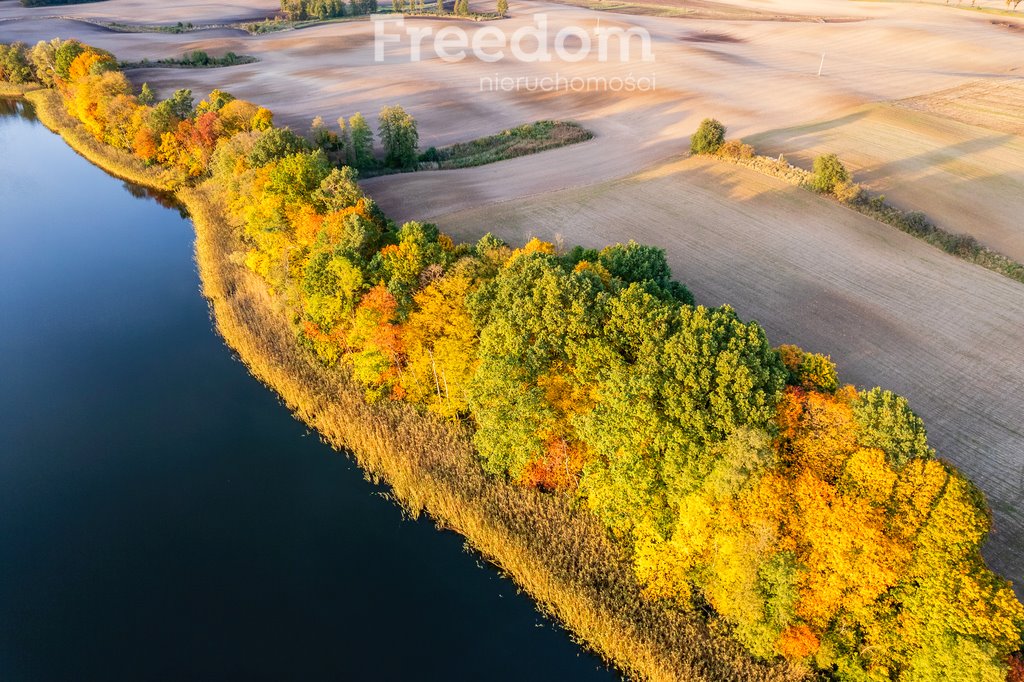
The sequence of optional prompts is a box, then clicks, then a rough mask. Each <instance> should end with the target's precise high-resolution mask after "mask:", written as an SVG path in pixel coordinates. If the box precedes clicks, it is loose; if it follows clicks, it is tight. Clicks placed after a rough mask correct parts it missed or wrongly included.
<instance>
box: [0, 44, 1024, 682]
mask: <svg viewBox="0 0 1024 682" xmlns="http://www.w3.org/2000/svg"><path fill="white" fill-rule="evenodd" d="M6 50H7V51H6V52H4V53H3V55H0V56H2V57H3V62H2V63H3V64H8V63H9V62H10V63H15V64H31V65H32V68H31V73H30V76H29V78H30V79H39V80H40V81H42V82H44V83H46V84H48V85H52V86H54V87H55V88H57V90H58V91H59V92H60V93H61V96H62V97H63V99H64V102H65V104H66V106H67V110H68V112H69V113H71V114H72V115H73V116H75V117H77V118H78V119H79V120H80V121H81V123H82V125H83V126H84V127H85V129H86V130H88V131H89V132H90V133H91V134H92V135H93V136H94V137H95V139H96V140H100V141H103V142H104V143H106V144H109V145H112V146H114V147H117V148H119V149H123V150H129V151H132V152H133V153H134V154H135V155H136V156H137V157H138V158H140V159H143V160H145V161H147V162H149V163H152V164H154V165H159V166H162V167H166V168H170V169H173V170H174V171H175V172H176V173H178V174H179V175H180V176H181V178H182V179H183V180H185V181H188V180H186V179H189V178H191V179H198V178H203V179H206V185H205V186H206V187H207V188H209V191H213V192H215V193H216V195H217V197H218V201H220V202H221V203H223V204H224V206H225V207H226V214H227V217H228V220H229V221H230V223H231V225H232V227H233V228H234V229H236V230H237V233H238V235H239V237H240V239H241V242H242V244H244V253H240V254H239V255H238V256H239V260H240V261H244V263H245V266H246V267H247V268H248V269H249V270H251V271H252V272H254V273H256V274H257V275H258V276H259V277H260V278H262V280H263V281H264V282H265V283H266V284H267V286H268V287H269V288H270V290H271V291H272V292H273V293H274V294H275V295H276V297H277V300H278V301H279V302H281V303H282V305H283V306H284V307H285V308H286V309H287V311H288V313H289V315H290V318H291V320H292V322H293V324H294V329H295V334H296V338H297V339H298V342H299V343H300V344H302V345H304V346H306V347H308V348H309V350H310V351H311V352H312V353H314V354H315V355H316V356H317V357H318V358H319V359H320V360H321V361H322V362H323V363H324V364H325V365H328V366H332V365H345V366H346V367H348V368H350V370H351V374H352V376H353V377H354V378H355V380H356V381H358V382H359V384H360V385H361V386H362V387H363V389H364V391H365V393H366V395H367V397H368V399H370V400H379V401H395V402H397V401H402V402H405V403H408V404H411V405H413V406H415V407H416V408H417V409H419V410H421V411H424V412H428V413H433V414H436V415H437V416H438V417H442V418H445V419H454V420H460V419H462V420H466V421H468V422H469V423H470V424H472V425H473V427H474V431H473V440H474V443H475V446H476V449H477V451H478V453H479V464H480V466H481V467H482V469H483V470H484V471H486V472H487V473H489V474H491V475H493V476H495V477H498V478H499V479H501V480H505V479H508V480H512V481H515V482H518V483H519V484H521V485H522V486H524V487H525V488H533V489H538V490H541V491H545V492H550V493H552V494H554V495H556V498H555V499H560V500H571V501H572V502H573V503H575V504H578V505H580V506H581V507H582V508H585V509H587V510H589V511H590V512H591V513H592V515H593V518H594V519H596V520H597V521H599V522H600V524H601V525H602V527H603V528H605V529H606V530H607V532H608V534H609V537H611V538H613V539H614V541H615V542H616V543H617V544H618V546H619V547H621V548H622V549H623V550H624V551H625V553H626V554H627V555H628V556H629V557H630V562H631V566H632V571H633V574H632V579H635V580H636V581H638V582H639V583H640V584H642V585H643V594H644V597H645V598H646V599H647V600H650V601H651V602H654V603H658V604H664V605H673V606H675V607H678V608H679V609H680V610H683V611H689V610H692V609H694V608H695V607H697V606H700V605H707V606H709V607H711V609H713V611H714V613H715V614H716V617H717V618H720V619H721V621H722V622H723V623H726V624H728V625H729V626H730V627H731V630H732V632H733V634H734V636H735V637H736V638H737V639H738V640H739V641H740V642H741V643H742V644H743V645H744V646H745V647H746V648H747V649H748V650H749V651H750V652H752V653H753V654H755V655H756V656H759V657H765V658H775V657H783V658H785V659H787V660H790V661H799V662H804V663H807V664H810V665H813V666H815V667H817V668H819V669H821V670H826V671H830V672H831V673H832V674H834V675H835V676H836V677H838V678H839V679H847V680H866V679H891V680H950V679H968V678H966V677H964V673H965V671H969V672H970V674H971V677H970V679H984V680H998V679H1001V678H1003V677H1005V675H1006V674H1007V671H1008V669H1009V666H1010V665H1011V659H1010V656H1011V653H1012V652H1014V651H1015V650H1016V649H1017V648H1018V647H1019V646H1020V644H1021V636H1020V633H1021V629H1022V627H1024V606H1022V605H1021V604H1020V603H1019V602H1018V601H1017V600H1016V598H1015V597H1014V594H1013V592H1012V590H1011V588H1010V586H1009V584H1008V583H1007V582H1006V581H1005V580H1002V579H1001V578H999V577H998V576H996V575H995V574H993V573H992V572H991V571H990V570H989V569H988V568H987V567H986V566H985V563H984V561H983V559H982V557H981V555H980V551H979V548H980V546H981V544H982V542H983V541H984V539H985V537H986V535H987V533H988V531H989V524H990V520H989V515H988V513H987V510H986V508H985V506H984V501H983V498H982V495H981V493H980V492H979V491H978V489H977V488H976V487H975V486H973V485H972V484H971V483H970V481H968V480H967V479H965V478H964V477H963V476H962V475H961V474H960V473H959V472H957V471H956V470H955V469H954V468H953V467H951V466H950V465H948V464H946V463H944V462H942V461H940V460H938V459H936V458H935V456H934V452H933V451H932V449H931V448H930V447H929V445H928V443H927V439H926V436H925V431H924V425H923V424H922V423H921V420H920V419H919V418H918V417H917V416H916V415H914V413H913V412H912V411H911V410H910V408H909V406H908V404H907V401H906V400H905V399H903V398H901V397H899V396H897V395H894V394H893V393H891V392H889V391H884V390H881V389H877V388H876V389H873V390H870V391H857V390H856V389H854V388H853V387H851V386H844V385H842V384H841V382H840V380H839V377H838V374H837V372H836V368H835V366H834V365H833V364H832V362H831V361H830V360H829V359H828V358H827V357H824V356H821V355H817V354H813V353H806V352H804V351H803V350H801V349H799V348H797V347H794V346H782V347H779V348H773V347H772V346H771V345H770V344H769V343H768V340H767V338H766V336H765V334H764V331H763V330H762V329H761V328H760V327H759V326H758V325H757V324H756V323H748V322H744V321H742V320H740V319H739V318H738V317H737V315H736V314H735V312H734V311H733V310H731V309H730V308H729V307H727V306H726V307H721V308H705V307H703V306H696V305H695V304H694V301H693V298H692V296H691V295H690V293H689V291H688V290H687V289H686V288H685V287H684V286H682V285H681V284H679V283H678V282H676V281H674V280H673V279H672V277H671V273H670V271H669V268H668V266H667V263H666V261H665V255H664V252H662V251H661V250H660V249H657V248H654V247H649V246H642V245H639V244H636V243H633V242H630V243H629V244H625V245H622V244H618V245H614V246H609V247H607V248H605V249H602V250H600V251H598V250H591V249H583V248H580V247H577V248H574V249H572V250H569V251H565V252H559V251H558V250H557V249H556V248H555V247H554V245H552V244H550V243H546V242H542V241H539V240H536V239H534V240H531V241H530V242H529V243H528V244H526V245H525V246H523V247H521V248H513V247H512V246H510V245H507V244H505V243H503V242H501V241H500V240H498V239H496V238H494V237H492V236H490V235H487V236H485V237H483V238H482V239H481V240H480V241H479V242H477V243H476V244H456V243H454V242H453V241H452V240H451V239H450V238H448V237H447V236H445V235H444V234H442V233H440V232H439V231H438V229H437V227H436V226H434V225H431V224H426V223H420V222H408V223H405V224H404V225H401V226H399V225H395V224H394V223H393V222H391V221H389V220H388V219H387V218H386V217H385V216H384V215H382V213H381V212H380V211H379V210H378V209H377V207H376V206H375V205H374V203H373V201H372V200H371V199H370V198H369V197H367V196H365V195H364V194H363V193H362V191H361V190H360V188H359V187H358V185H357V184H356V171H355V170H353V169H352V168H351V167H349V166H338V165H335V164H332V162H331V161H330V159H329V157H328V154H327V153H326V152H325V151H324V147H325V146H329V145H327V144H325V143H324V141H323V140H320V142H319V143H318V144H317V145H311V144H310V143H309V142H308V141H306V140H305V139H303V138H300V137H298V136H296V135H295V134H294V133H291V132H290V131H288V130H287V129H282V128H276V127H274V126H273V123H272V117H271V115H270V112H269V111H267V110H265V109H261V108H259V107H256V106H255V105H253V104H251V103H248V102H244V101H241V100H237V99H235V98H233V97H231V96H230V95H228V94H226V93H224V92H221V91H214V92H212V93H211V94H210V95H209V97H207V98H206V99H204V100H203V101H201V102H200V103H199V104H198V105H194V103H193V100H192V98H191V94H190V93H189V92H188V91H178V92H176V93H175V94H174V95H173V96H172V97H171V98H169V99H166V100H163V101H161V102H157V103H152V102H147V101H146V100H149V99H151V93H150V94H143V93H139V94H135V93H134V92H133V91H132V88H131V87H130V85H129V84H128V82H127V80H126V79H125V78H124V76H123V74H122V73H121V72H120V71H118V70H117V67H116V62H115V61H114V60H113V57H112V56H110V55H108V54H106V53H104V52H101V51H99V50H95V49H93V48H89V47H87V46H84V45H81V44H79V43H76V42H72V41H67V42H62V41H53V42H50V43H40V44H39V45H37V46H36V47H35V48H34V49H33V50H32V51H31V52H28V51H26V50H25V49H24V48H23V47H20V46H16V47H15V48H13V51H14V52H15V53H17V54H16V55H15V57H13V58H12V57H11V56H10V54H11V48H6ZM0 68H4V69H5V71H4V73H5V74H6V73H7V72H8V71H7V69H8V67H7V66H3V67H0ZM10 72H11V73H15V72H18V73H20V71H18V69H11V70H10ZM409 120H410V119H408V118H407V114H405V113H404V112H403V111H401V110H400V109H399V108H391V109H389V110H386V111H385V112H382V115H381V128H382V130H381V136H382V139H383V141H384V146H385V149H387V150H390V152H389V153H390V154H391V155H393V156H390V157H389V158H388V159H386V160H385V162H386V163H394V164H399V165H400V164H404V163H411V162H412V161H414V160H415V157H413V159H412V160H410V159H409V157H408V155H407V154H405V153H406V152H408V150H409V139H410V134H411V133H410V129H409V125H408V124H409ZM352 128H353V126H352V123H351V121H349V122H348V129H349V138H350V142H349V144H350V145H352V144H353V143H352V142H351V138H352V133H353V130H352ZM412 129H413V131H414V126H413V127H412ZM709 131H710V133H711V134H709V135H707V136H705V137H704V138H702V139H704V140H705V141H706V142H708V141H709V142H710V147H713V150H714V151H717V150H719V149H721V148H722V146H723V143H724V132H725V131H724V128H721V130H720V131H718V130H715V129H714V127H709ZM314 137H316V135H315V134H314ZM389 140H390V141H389ZM339 144H340V145H341V147H342V148H344V147H345V143H344V142H343V141H342V142H339ZM702 144H703V143H702ZM702 148H708V147H706V146H705V147H702ZM412 150H413V151H414V150H415V145H413V146H412ZM353 153H354V152H353ZM736 153H737V154H739V155H743V154H745V153H746V152H745V150H744V149H743V147H742V145H740V146H739V148H738V151H737V152H736ZM820 170H821V174H822V179H823V181H824V180H825V179H826V174H827V177H828V178H831V179H833V180H835V181H836V182H837V183H838V182H840V175H841V174H837V173H836V169H835V168H834V166H832V165H831V164H823V165H822V167H821V169H820ZM569 554H570V555H571V552H570V553H569ZM1014 665H1016V664H1014Z"/></svg>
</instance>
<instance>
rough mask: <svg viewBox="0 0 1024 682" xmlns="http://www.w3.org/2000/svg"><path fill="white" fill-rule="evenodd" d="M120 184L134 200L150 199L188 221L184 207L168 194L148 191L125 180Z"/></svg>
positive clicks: (147, 188)
mask: <svg viewBox="0 0 1024 682" xmlns="http://www.w3.org/2000/svg"><path fill="white" fill-rule="evenodd" d="M121 184H122V185H123V186H124V189H125V191H126V192H128V193H129V194H131V195H132V196H133V197H135V198H136V199H152V200H153V201H155V202H156V203H158V204H160V205H161V206H163V207H164V208H170V209H173V210H175V211H177V212H178V214H179V215H180V216H181V217H182V218H183V219H185V220H188V217H189V216H188V211H186V210H185V207H184V206H183V205H182V204H181V202H179V201H178V200H177V199H176V198H175V197H174V195H173V194H171V193H170V192H161V191H159V190H155V189H150V188H149V187H143V186H142V185H137V184H135V183H134V182H129V181H127V180H122V181H121Z"/></svg>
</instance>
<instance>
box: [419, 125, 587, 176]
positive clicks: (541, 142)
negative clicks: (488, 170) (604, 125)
mask: <svg viewBox="0 0 1024 682" xmlns="http://www.w3.org/2000/svg"><path fill="white" fill-rule="evenodd" d="M593 137H594V134H593V133H591V132H590V131H589V130H587V129H586V128H584V127H583V126H581V125H580V124H579V123H575V122H573V121H537V122H536V123H527V124H526V125H521V126H519V127H517V128H512V129H510V130H504V131H502V132H500V133H498V134H497V135H489V136H487V137H481V138H479V139H476V140H473V141H472V142H461V143H459V144H453V145H451V146H449V147H442V148H441V149H436V150H435V149H434V148H433V147H431V148H430V149H428V150H427V151H426V152H424V154H423V155H421V157H420V160H421V161H424V162H428V163H436V164H437V165H436V167H437V168H440V169H442V170H449V169H454V168H470V167H472V166H483V165H485V164H488V163H494V162H496V161H504V160H505V159H514V158H516V157H517V156H526V155H528V154H536V153H538V152H543V151H546V150H548V149H556V148H558V147H565V146H567V145H570V144H576V143H577V142H586V141H587V140H589V139H592V138H593ZM432 152H433V153H432Z"/></svg>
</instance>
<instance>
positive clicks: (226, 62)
mask: <svg viewBox="0 0 1024 682" xmlns="http://www.w3.org/2000/svg"><path fill="white" fill-rule="evenodd" d="M257 61H259V60H258V59H256V57H252V56H250V55H247V54H235V53H234V52H228V53H227V54H226V55H224V56H223V57H211V56H210V55H208V54H207V53H205V52H203V51H202V50H196V51H195V52H186V53H185V55H184V56H182V57H181V58H180V59H173V58H172V59H157V60H155V61H150V60H148V59H143V60H142V61H138V62H121V63H120V67H121V69H122V70H128V69H157V68H175V69H215V68H218V67H223V66H237V65H239V64H252V63H253V62H257Z"/></svg>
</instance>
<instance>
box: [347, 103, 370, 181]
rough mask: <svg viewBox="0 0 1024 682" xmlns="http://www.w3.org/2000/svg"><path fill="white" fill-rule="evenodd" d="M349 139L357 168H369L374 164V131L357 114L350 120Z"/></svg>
mask: <svg viewBox="0 0 1024 682" xmlns="http://www.w3.org/2000/svg"><path fill="white" fill-rule="evenodd" d="M348 131H349V139H350V140H351V142H352V152H351V160H352V163H353V164H355V166H356V168H369V167H371V166H373V164H374V158H373V131H372V130H370V125H369V124H368V123H367V122H366V119H365V118H363V115H362V114H360V113H359V112H356V113H355V114H353V115H352V117H351V118H349V120H348Z"/></svg>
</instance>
